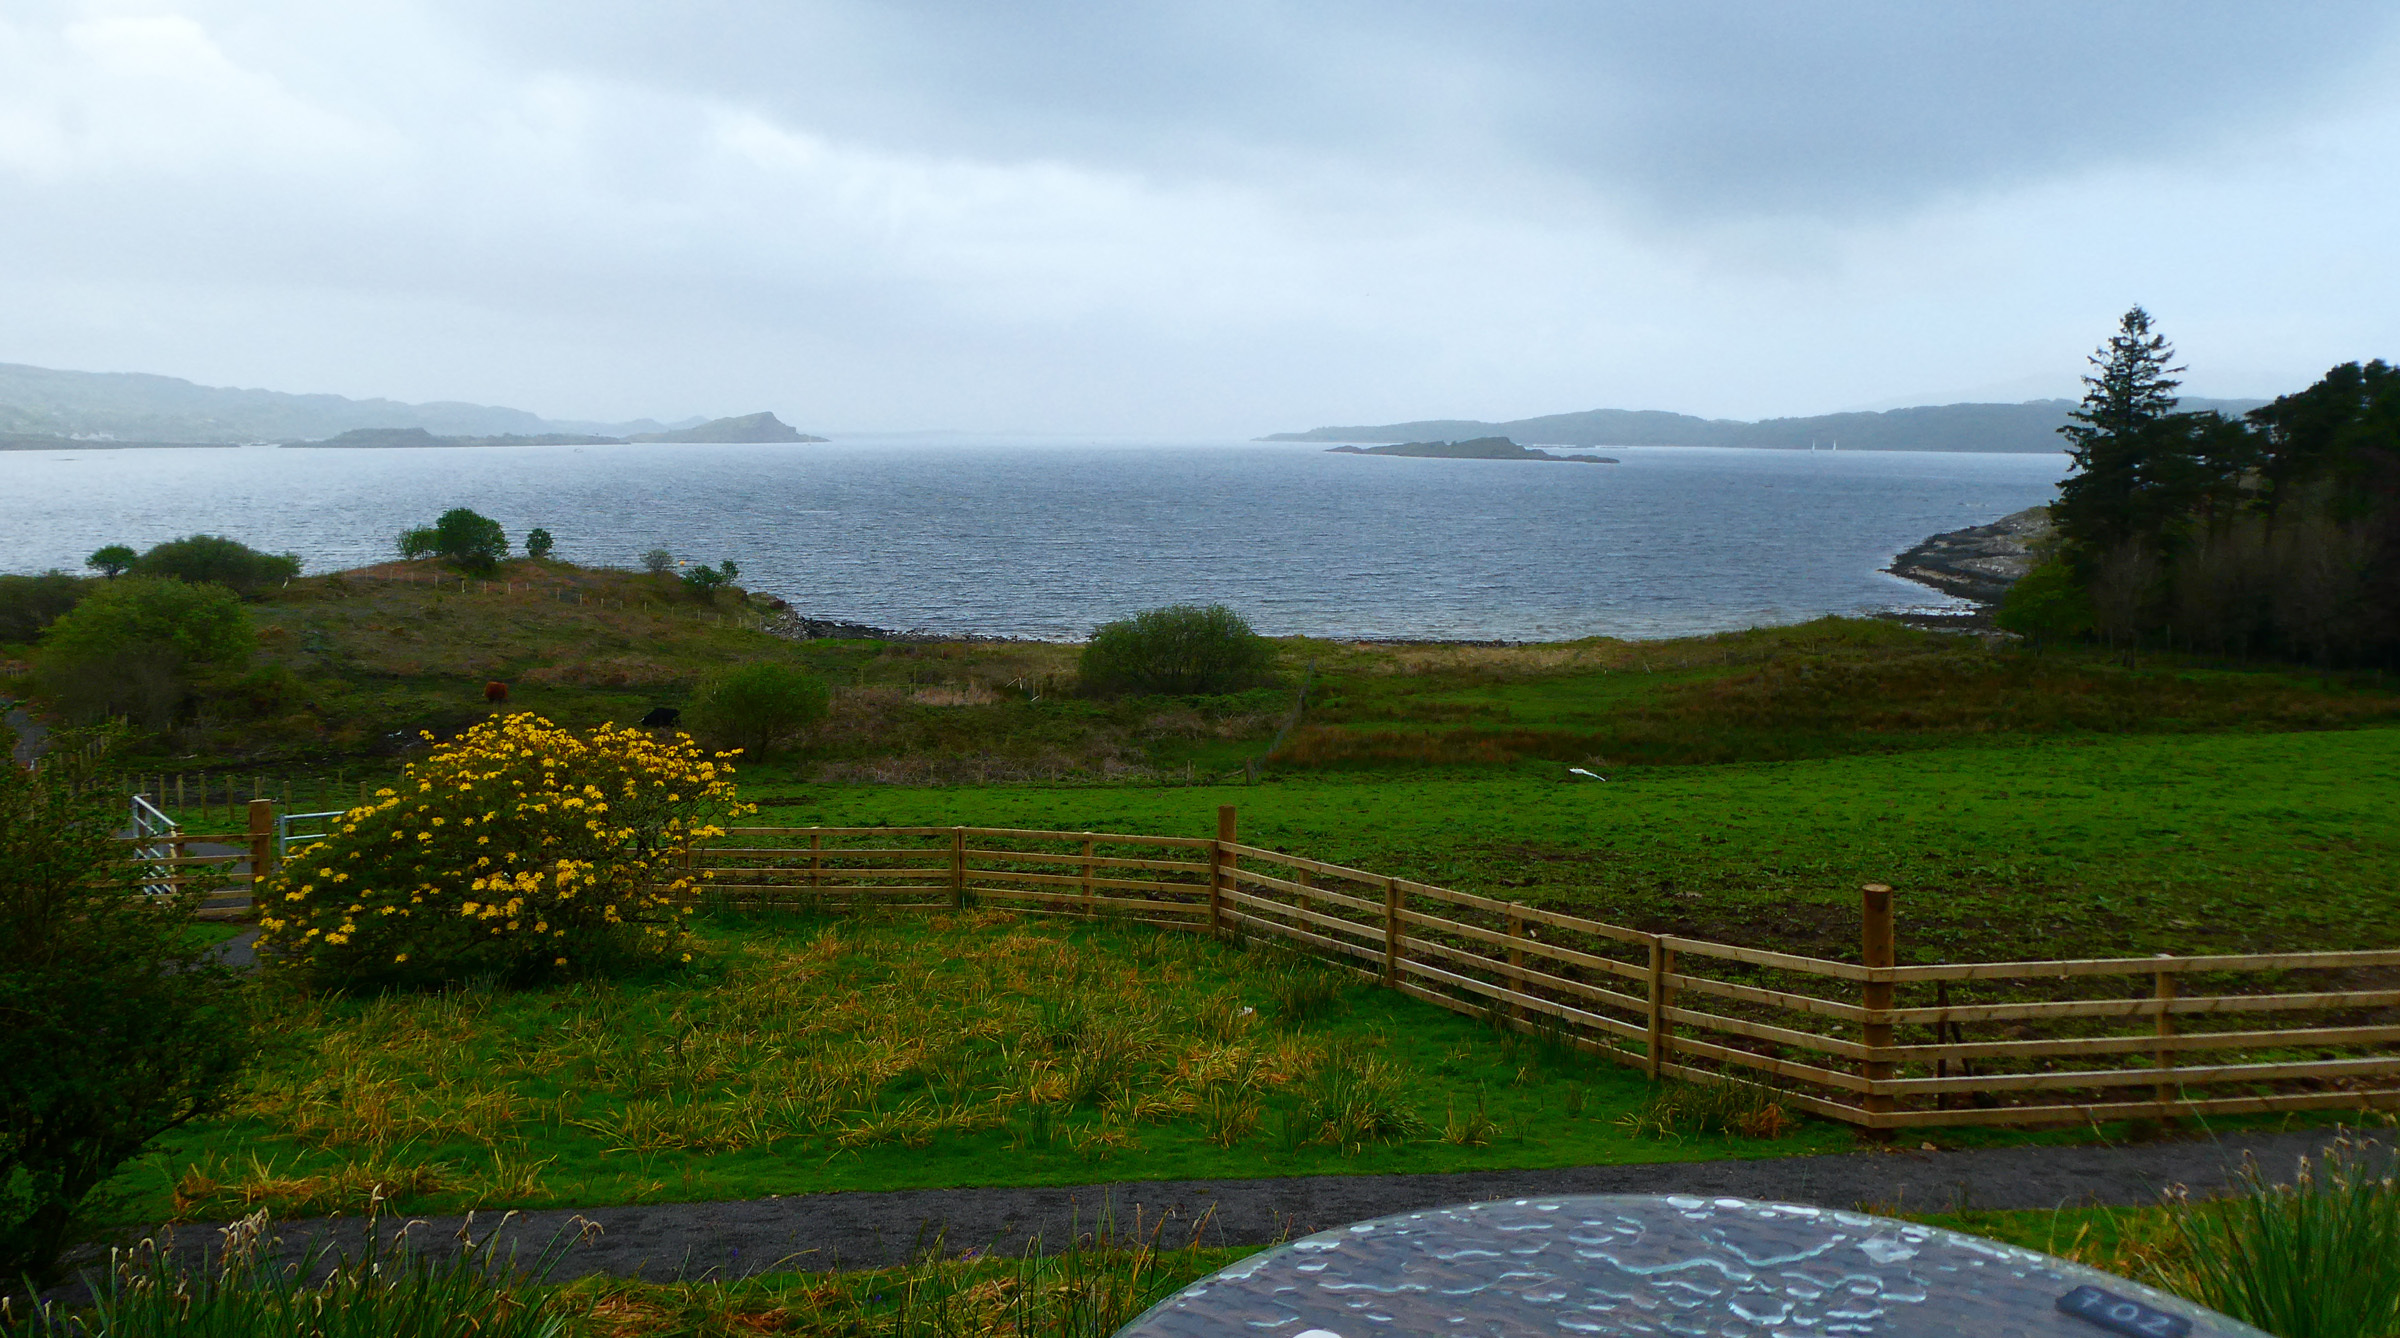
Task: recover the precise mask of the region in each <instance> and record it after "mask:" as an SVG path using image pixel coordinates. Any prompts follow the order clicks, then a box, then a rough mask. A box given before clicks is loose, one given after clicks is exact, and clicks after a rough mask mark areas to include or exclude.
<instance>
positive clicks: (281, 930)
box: [258, 714, 745, 985]
mask: <svg viewBox="0 0 2400 1338" xmlns="http://www.w3.org/2000/svg"><path fill="white" fill-rule="evenodd" d="M729 756H731V754H728V753H718V754H715V755H713V756H712V755H708V754H704V753H703V752H702V751H701V750H700V747H699V746H698V745H697V744H695V743H693V742H692V741H691V739H690V738H689V737H687V736H684V735H681V734H678V735H676V736H675V737H674V739H673V740H672V741H670V742H660V741H658V740H655V739H653V738H651V737H650V736H648V735H647V734H644V733H642V732H641V731H639V730H635V729H627V728H619V727H616V726H613V725H603V726H601V727H600V728H598V729H596V730H594V731H593V732H592V733H591V734H589V735H588V736H587V735H578V734H576V733H575V732H574V731H572V730H568V729H563V728H561V727H559V726H557V725H553V724H551V723H550V722H549V721H547V720H544V719H543V718H541V717H540V716H538V715H532V714H519V715H512V716H508V717H506V718H503V719H496V720H490V721H486V722H485V723H483V724H480V725H477V726H475V727H474V728H473V729H470V730H468V731H467V732H466V733H464V734H462V735H460V736H459V737H458V738H456V739H455V740H453V741H451V742H449V743H447V744H443V745H440V746H439V747H437V748H435V749H434V751H433V753H432V755H431V756H429V757H427V758H426V759H425V760H424V761H422V762H419V763H416V764H415V765H412V766H410V767H409V768H408V769H407V771H406V772H405V773H404V775H403V777H402V779H401V781H400V783H399V784H398V785H397V786H396V787H395V788H392V789H387V790H378V791H376V794H375V799H374V801H373V802H372V803H368V804H364V805H361V806H360V807H357V808H354V809H351V810H350V811H349V812H347V813H344V814H343V815H342V817H341V821H340V822H338V823H337V824H335V826H334V828H333V829H332V831H331V832H329V833H328V834H327V835H326V836H325V837H324V838H323V839H322V840H320V841H318V842H317V843H315V844H313V845H310V846H307V847H304V848H299V849H295V850H294V851H292V853H291V854H290V856H289V857H288V858H286V859H285V861H284V864H283V867H282V869H281V870H279V871H278V872H277V873H276V875H275V877H274V878H273V879H272V880H271V881H270V882H269V883H268V885H267V886H266V888H265V889H264V890H263V891H262V894H261V896H260V900H259V921H258V923H259V930H260V946H261V947H262V948H264V949H266V950H268V951H269V952H271V953H273V954H275V955H276V956H277V957H279V958H280V959H281V960H283V961H284V962H285V963H287V964H288V965H291V966H293V967H296V968H299V969H301V970H302V971H304V972H305V973H306V974H308V975H310V976H312V977H315V978H317V979H319V980H322V981H328V982H340V983H347V984H394V985H404V984H432V983H439V982H442V981H445V980H456V979H460V978H462V977H466V976H472V975H484V974H497V975H506V976H510V977H516V978H525V977H540V976H546V975H556V974H562V973H567V972H588V971H594V970H607V969H613V968H616V967H621V966H625V965H628V964H634V963H639V962H644V961H657V960H662V959H670V958H672V957H673V956H675V955H678V954H680V953H681V951H682V945H683V938H684V923H685V917H686V916H688V915H690V913H691V901H692V897H691V895H690V894H691V892H692V890H693V887H694V879H695V877H696V876H697V875H696V874H695V873H694V872H692V871H691V870H690V869H688V868H687V867H685V863H686V862H685V861H684V860H683V858H682V855H681V852H682V851H683V850H684V849H685V848H686V846H687V845H688V844H689V843H690V842H692V841H695V840H701V839H705V838H707V837H712V836H719V835H722V834H723V832H724V828H723V827H722V826H720V825H718V823H719V821H720V820H721V819H723V818H725V817H728V816H732V815H734V814H736V813H739V812H743V811H745V810H744V809H743V808H742V806H741V805H740V804H739V803H738V801H737V800H736V798H735V794H734V786H733V768H732V767H730V766H728V765H726V763H725V759H726V758H727V757H729Z"/></svg>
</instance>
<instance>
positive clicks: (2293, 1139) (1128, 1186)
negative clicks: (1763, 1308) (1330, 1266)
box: [180, 1132, 2392, 1280]
mask: <svg viewBox="0 0 2400 1338" xmlns="http://www.w3.org/2000/svg"><path fill="white" fill-rule="evenodd" d="M2331 1137H2332V1136H2331V1135H2330V1134H2326V1133H2315V1132H2312V1133H2294V1134H2268V1135H2253V1136H2247V1137H2242V1138H2236V1139H2228V1140H2226V1141H2223V1142H2211V1141H2200V1140H2194V1141H2188V1142H2173V1143H2147V1144H2141V1145H2138V1146H2129V1147H2073V1148H1990V1149H1981V1150H1975V1151H1964V1152H1932V1153H1928V1152H1890V1153H1859V1154H1851V1155H1844V1156H1826V1157H1789V1158H1781V1159H1775V1160H1760V1161H1707V1162H1671V1163H1662V1164H1655V1165H1646V1166H1584V1167H1574V1168H1569V1169H1563V1170H1548V1171H1481V1172H1466V1173H1460V1174H1446V1175H1358V1176H1341V1175H1318V1176H1297V1177H1291V1178H1287V1179H1273V1180H1184V1181H1132V1182H1125V1183H1118V1184H1095V1185H1078V1186H1073V1187H1069V1188H1054V1189H926V1190H898V1191H890V1192H880V1193H870V1192H857V1193H839V1194H797V1195H791V1196H788V1197H783V1198H768V1199H750V1200H745V1201H741V1202H732V1203H675V1204H649V1205H637V1206H633V1207H622V1208H594V1209H589V1210H586V1211H584V1212H582V1213H580V1214H578V1213H576V1212H575V1211H573V1210H567V1209H545V1210H543V1211H540V1212H533V1213H527V1214H525V1215H523V1216H521V1217H519V1218H517V1219H515V1220H514V1221H512V1222H511V1223H510V1224H509V1225H508V1228H507V1235H506V1236H504V1237H503V1239H504V1240H508V1241H513V1242H515V1244H516V1247H517V1249H518V1251H519V1254H520V1257H524V1258H530V1257H531V1256H533V1255H534V1254H536V1253H538V1252H539V1251H540V1250H541V1248H542V1247H543V1246H544V1244H546V1243H547V1242H549V1241H551V1240H552V1239H553V1238H556V1237H559V1236H562V1235H564V1234H571V1233H572V1232H573V1231H574V1230H575V1229H576V1228H575V1227H574V1226H573V1223H574V1222H575V1220H576V1219H577V1218H578V1217H581V1218H584V1219H588V1220H590V1221H591V1222H593V1223H596V1224H598V1226H599V1228H600V1232H599V1234H598V1235H597V1236H596V1237H594V1238H592V1239H591V1240H590V1241H589V1242H587V1243H586V1244H583V1245H580V1246H577V1247H576V1248H575V1249H573V1250H572V1251H570V1252H569V1253H568V1254H567V1256H566V1258H565V1260H564V1262H563V1264H562V1265H561V1266H560V1267H559V1269H558V1270H557V1272H556V1273H555V1274H554V1275H553V1276H555V1277H558V1278H561V1279H564V1278H571V1277H578V1276H581V1275H583V1274H586V1273H609V1274H615V1275H619V1276H628V1277H645V1278H650V1279H654V1280H656V1279H664V1278H671V1277H678V1276H683V1277H693V1276H701V1275H706V1274H717V1275H720V1276H724V1275H732V1276H740V1275H744V1274H750V1273H760V1272H769V1271H781V1270H803V1271H816V1270H830V1269H836V1268H866V1267H874V1266H878V1265H886V1264H896V1263H901V1262H905V1261H906V1260H908V1259H909V1258H911V1257H913V1256H916V1255H919V1254H921V1253H923V1252H924V1251H926V1250H927V1249H930V1248H934V1247H937V1246H938V1247H941V1248H943V1249H946V1250H948V1251H951V1252H956V1251H959V1250H963V1249H980V1250H986V1251H989V1252H993V1253H1002V1254H1014V1253H1019V1252H1021V1251H1023V1250H1024V1248H1025V1247H1026V1245H1027V1243H1028V1242H1030V1241H1032V1240H1034V1239H1037V1238H1038V1239H1039V1240H1040V1241H1041V1242H1042V1244H1043V1246H1044V1248H1045V1249H1048V1250H1051V1251H1056V1250H1058V1249H1060V1248H1061V1247H1062V1246H1064V1245H1066V1244H1067V1243H1068V1242H1071V1241H1075V1240H1079V1239H1083V1238H1088V1237H1090V1236H1092V1235H1093V1234H1094V1233H1095V1230H1096V1229H1098V1228H1103V1227H1104V1226H1105V1225H1106V1224H1108V1223H1110V1222H1112V1221H1113V1223H1114V1224H1115V1229H1116V1232H1117V1234H1118V1235H1119V1237H1120V1238H1122V1237H1125V1236H1128V1235H1131V1234H1132V1232H1133V1229H1134V1226H1135V1223H1136V1222H1137V1221H1138V1222H1139V1223H1140V1225H1141V1229H1142V1232H1143V1234H1144V1235H1147V1234H1148V1232H1149V1230H1150V1228H1151V1227H1152V1226H1154V1225H1156V1224H1157V1223H1158V1222H1159V1221H1160V1219H1161V1218H1164V1220H1165V1223H1166V1225H1165V1228H1164V1231H1163V1233H1162V1235H1161V1240H1162V1243H1168V1244H1175V1245H1181V1244H1183V1243H1185V1242H1187V1241H1189V1240H1191V1239H1193V1238H1194V1236H1195V1234H1197V1236H1198V1239H1199V1240H1200V1241H1201V1242H1203V1243H1205V1244H1210V1245H1260V1244H1267V1243H1270V1242H1273V1241H1277V1240H1282V1239H1285V1238H1288V1237H1297V1236H1303V1235H1307V1234H1309V1233H1310V1232H1314V1231H1319V1230H1322V1229H1324V1228H1326V1227H1331V1226H1339V1225H1341V1224H1343V1223H1346V1222H1355V1221H1358V1220H1361V1219H1363V1218H1369V1217H1379V1216H1382V1215H1384V1214H1386V1213H1396V1212H1405V1211H1407V1210H1409V1209H1412V1208H1425V1207H1433V1206H1436V1205H1440V1204H1447V1203H1462V1202H1470V1201H1474V1200H1481V1199H1498V1198H1515V1197H1520V1196H1531V1195H1540V1194H1698V1195H1706V1196H1735V1197H1741V1198H1750V1199H1774V1200H1782V1201H1785V1202H1796V1203H1809V1204H1816V1205H1819V1206H1822V1207H1833V1208H1856V1207H1861V1206H1864V1207H1867V1208H1869V1209H1871V1210H1872V1209H1882V1210H1893V1209H1897V1210H1901V1211H1909V1212H1939V1211H1945V1210H1951V1209H1955V1208H1959V1207H1962V1206H1964V1207H1974V1208H2058V1207H2068V1206H2079V1205H2088V1204H2112V1205H2129V1204H2148V1203H2155V1202H2157V1200H2158V1197H2159V1195H2160V1194H2161V1193H2162V1192H2163V1191H2164V1190H2166V1189H2167V1188H2169V1187H2170V1186H2174V1185H2185V1186H2189V1187H2190V1188H2191V1189H2192V1190H2193V1191H2194V1192H2196V1193H2207V1192H2210V1191H2213V1190H2216V1189H2219V1188H2221V1187H2223V1186H2224V1185H2225V1184H2226V1183H2227V1181H2228V1180H2229V1179H2230V1178H2231V1177H2232V1174H2233V1172H2234V1171H2235V1170H2236V1169H2238V1167H2239V1166H2240V1165H2241V1161H2242V1157H2243V1155H2244V1153H2249V1154H2251V1155H2254V1156H2255V1157H2256V1158H2257V1160H2258V1163H2259V1165H2260V1166H2261V1167H2262V1168H2263V1169H2264V1170H2266V1171H2268V1172H2269V1173H2270V1174H2272V1175H2273V1176H2275V1177H2277V1178H2281V1179H2288V1178H2289V1176H2290V1174H2291V1170H2292V1167H2293V1166H2294V1164H2295V1162H2296V1160H2297V1159H2298V1158H2299V1157H2300V1156H2301V1155H2303V1154H2304V1153H2310V1152H2314V1151H2316V1150H2317V1149H2319V1148H2321V1147H2322V1146H2324V1145H2325V1144H2326V1143H2327V1142H2329V1141H2331ZM2381 1137H2382V1139H2383V1142H2382V1146H2381V1155H2382V1156H2383V1157H2385V1158H2387V1159H2389V1158H2390V1157H2391V1155H2392V1143H2391V1136H2390V1135H2389V1134H2385V1135H2381ZM461 1220H462V1219H460V1218H456V1217H443V1218H432V1219H427V1220H426V1221H425V1222H424V1223H423V1225H421V1226H419V1227H417V1228H416V1229H415V1232H416V1238H417V1239H420V1240H436V1241H438V1240H445V1239H448V1238H449V1237H450V1236H451V1235H452V1234H453V1233H455V1232H456V1231H457V1230H458V1228H459V1226H460V1224H461ZM491 1221H492V1217H491V1215H486V1216H485V1217H484V1218H483V1219H482V1222H483V1224H484V1225H487V1226H488V1225H489V1224H490V1222H491ZM277 1234H278V1235H279V1236H280V1237H281V1238H282V1240H283V1251H284V1254H285V1255H286V1256H287V1257H297V1255H298V1253H299V1250H300V1249H301V1248H302V1247H303V1245H304V1244H305V1243H306V1242H310V1241H318V1240H326V1241H331V1242H332V1243H334V1244H336V1245H337V1246H350V1247H355V1245H356V1244H357V1243H359V1242H360V1240H361V1239H362V1236H361V1224H360V1223H359V1222H358V1221H356V1220H355V1219H352V1220H348V1221H343V1220H341V1219H332V1220H327V1219H319V1220H315V1221H305V1222H289V1223H284V1224H281V1225H280V1226H279V1227H278V1229H277ZM180 1237H181V1243H182V1244H183V1245H184V1247H186V1248H197V1247H201V1246H204V1245H205V1244H207V1243H210V1242H213V1241H214V1240H215V1239H216V1233H215V1229H214V1228H213V1227H209V1226H191V1227H186V1228H184V1229H183V1230H182V1231H181V1233H180ZM503 1248H504V1250H505V1248H506V1247H505V1246H504V1247H503Z"/></svg>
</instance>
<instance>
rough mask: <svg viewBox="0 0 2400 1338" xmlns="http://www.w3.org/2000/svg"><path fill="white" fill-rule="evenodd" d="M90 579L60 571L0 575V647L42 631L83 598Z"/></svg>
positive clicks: (26, 641)
mask: <svg viewBox="0 0 2400 1338" xmlns="http://www.w3.org/2000/svg"><path fill="white" fill-rule="evenodd" d="M91 584H92V582H91V581H89V580H88V579H86V578H84V577H81V576H69V575H67V574H66V573H65V572H63V571H48V572H43V573H42V574H41V575H39V576H0V646H20V645H24V644H27V643H29V642H31V641H32V640H33V639H34V638H35V637H38V636H40V635H41V634H42V629H43V628H45V627H48V626H49V625H50V624H52V623H54V622H57V621H58V619H59V617H60V616H61V615H63V614H65V613H66V611H67V610H69V609H71V608H74V607H75V605H76V604H77V603H78V602H80V601H81V600H82V599H83V594H84V591H85V590H87V589H88V588H90V586H91Z"/></svg>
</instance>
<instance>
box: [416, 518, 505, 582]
mask: <svg viewBox="0 0 2400 1338" xmlns="http://www.w3.org/2000/svg"><path fill="white" fill-rule="evenodd" d="M400 556H402V557H404V558H411V559H414V558H428V557H430V558H440V559H441V560H442V561H444V562H447V563H449V564H450V565H451V566H454V567H456V568H458V569H459V570H460V571H467V572H473V573H475V574H476V575H478V576H488V575H490V574H491V573H492V572H493V571H495V570H496V569H498V567H499V566H500V563H501V560H502V559H504V558H506V557H507V556H508V532H507V531H505V530H503V529H501V528H500V522H499V521H496V520H493V519H491V518H490V517H488V516H480V515H477V514H476V513H474V512H473V511H470V510H468V509H467V508H465V507H463V506H454V507H452V508H450V509H449V510H447V511H444V512H443V513H442V514H441V518H440V519H438V520H436V521H434V522H433V523H432V524H431V525H427V526H424V527H421V528H419V529H413V530H403V531H402V532H401V534H400Z"/></svg>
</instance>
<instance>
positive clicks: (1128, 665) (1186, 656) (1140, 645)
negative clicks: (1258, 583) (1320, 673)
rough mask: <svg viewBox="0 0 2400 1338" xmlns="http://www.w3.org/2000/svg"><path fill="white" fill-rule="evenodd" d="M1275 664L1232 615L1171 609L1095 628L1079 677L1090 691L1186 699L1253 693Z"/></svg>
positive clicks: (1212, 608) (1270, 650) (1213, 609)
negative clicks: (1248, 691)
mask: <svg viewBox="0 0 2400 1338" xmlns="http://www.w3.org/2000/svg"><path fill="white" fill-rule="evenodd" d="M1274 664H1275V650H1274V647H1273V646H1271V645H1269V644H1268V643H1267V640H1266V639H1265V638H1264V637H1261V636H1259V635H1258V634H1257V633H1255V632H1252V631H1251V630H1250V624H1249V623H1247V622H1244V621H1243V620H1242V618H1241V616H1240V615H1239V614H1236V613H1235V612H1234V611H1233V610H1231V609H1228V608H1226V607H1225V606H1224V605H1222V604H1211V605H1209V606H1208V607H1206V608H1202V607H1200V606H1198V605H1196V604H1175V605H1171V606H1169V607H1167V608H1163V609H1151V610H1149V611H1148V612H1146V613H1137V614H1135V615H1133V616H1132V617H1131V618H1127V619H1125V620H1123V621H1122V622H1113V623H1104V624H1102V625H1101V626H1100V627H1099V628H1098V629H1097V630H1095V631H1094V632H1093V633H1092V639H1091V641H1090V643H1089V644H1087V645H1086V646H1085V647H1084V648H1083V658H1082V661H1081V664H1080V666H1079V672H1080V674H1081V676H1082V678H1083V686H1084V689H1085V690H1086V691H1089V692H1097V693H1112V694H1113V693H1122V692H1156V693H1167V694H1173V695H1178V696H1188V695H1193V694H1199V693H1222V692H1237V691H1239V690H1241V689H1243V688H1247V687H1255V686H1257V685H1259V684H1261V683H1264V682H1266V681H1267V679H1268V677H1269V675H1270V674H1271V673H1272V671H1273V669H1274Z"/></svg>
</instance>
